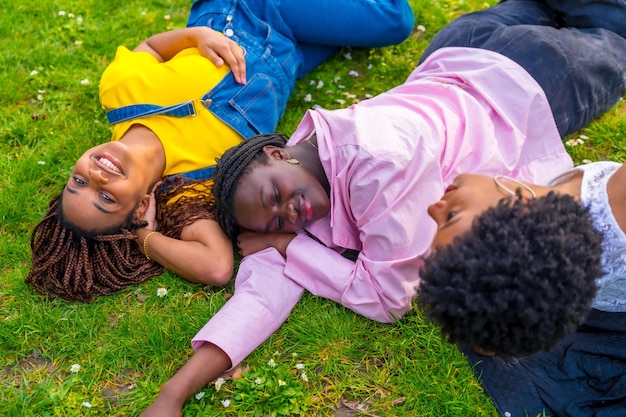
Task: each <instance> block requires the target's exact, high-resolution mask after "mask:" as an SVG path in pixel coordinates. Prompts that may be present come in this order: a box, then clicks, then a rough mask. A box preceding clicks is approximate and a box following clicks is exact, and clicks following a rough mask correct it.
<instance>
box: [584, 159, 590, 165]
mask: <svg viewBox="0 0 626 417" xmlns="http://www.w3.org/2000/svg"><path fill="white" fill-rule="evenodd" d="M590 163H591V159H583V164H590Z"/></svg>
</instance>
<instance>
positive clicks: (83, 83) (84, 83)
mask: <svg viewBox="0 0 626 417" xmlns="http://www.w3.org/2000/svg"><path fill="white" fill-rule="evenodd" d="M80 83H81V84H82V85H87V84H89V78H85V79H83V80H80Z"/></svg>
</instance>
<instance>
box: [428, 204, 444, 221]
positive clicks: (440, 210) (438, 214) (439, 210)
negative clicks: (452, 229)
mask: <svg viewBox="0 0 626 417" xmlns="http://www.w3.org/2000/svg"><path fill="white" fill-rule="evenodd" d="M447 209H448V202H447V201H445V200H439V201H437V202H436V203H433V204H431V205H430V206H428V209H427V211H428V215H429V216H430V217H431V218H432V219H433V220H434V221H435V222H436V223H437V225H441V224H442V223H444V222H445V220H446V211H447Z"/></svg>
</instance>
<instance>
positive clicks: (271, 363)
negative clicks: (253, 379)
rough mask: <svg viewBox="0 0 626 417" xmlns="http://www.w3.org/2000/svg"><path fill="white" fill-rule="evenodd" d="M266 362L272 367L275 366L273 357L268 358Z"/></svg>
mask: <svg viewBox="0 0 626 417" xmlns="http://www.w3.org/2000/svg"><path fill="white" fill-rule="evenodd" d="M267 364H268V365H269V366H271V367H272V368H275V367H276V362H275V361H274V359H270V360H269V361H267Z"/></svg>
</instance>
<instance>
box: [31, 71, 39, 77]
mask: <svg viewBox="0 0 626 417" xmlns="http://www.w3.org/2000/svg"><path fill="white" fill-rule="evenodd" d="M37 74H39V71H37V70H32V71H31V72H30V76H31V77H34V76H35V75H37Z"/></svg>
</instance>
